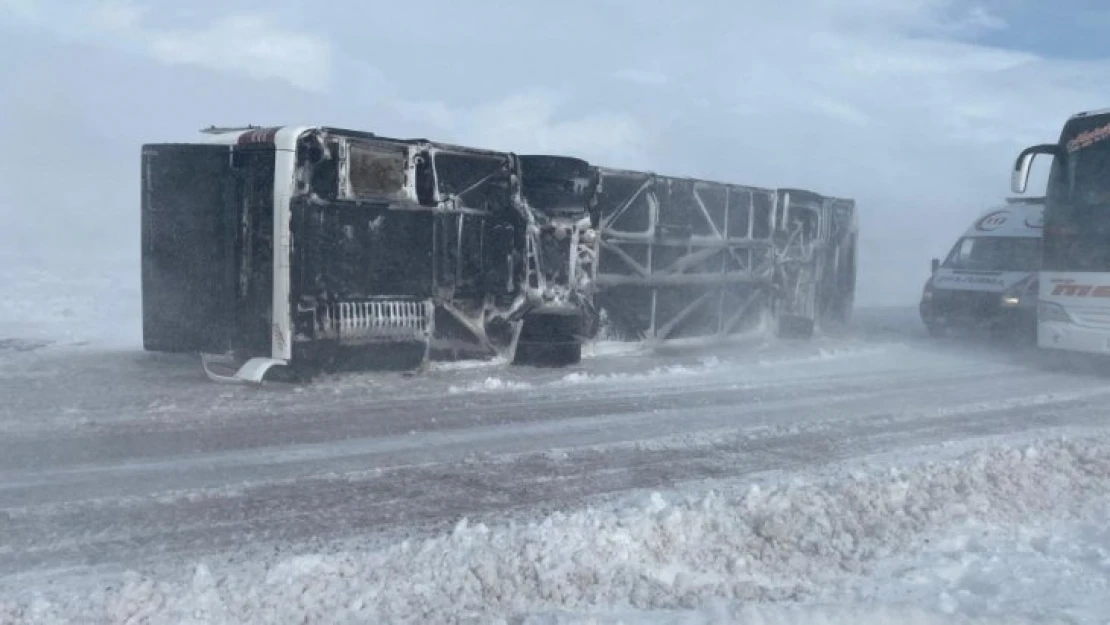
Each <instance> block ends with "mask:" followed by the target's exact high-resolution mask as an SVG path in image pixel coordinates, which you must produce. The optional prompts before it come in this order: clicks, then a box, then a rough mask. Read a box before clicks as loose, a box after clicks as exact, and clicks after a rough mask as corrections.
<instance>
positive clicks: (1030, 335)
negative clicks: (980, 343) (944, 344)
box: [919, 198, 1044, 340]
mask: <svg viewBox="0 0 1110 625" xmlns="http://www.w3.org/2000/svg"><path fill="white" fill-rule="evenodd" d="M1043 230H1044V199H1043V198H1008V199H1007V200H1006V203H1005V204H1003V205H999V206H994V207H991V208H990V209H988V210H986V211H984V212H983V213H982V214H980V215H979V216H978V217H977V218H976V219H975V221H974V222H972V224H971V226H970V227H969V228H968V229H967V231H965V232H964V234H963V236H961V237H960V238H959V240H957V241H956V244H955V245H954V246H952V250H951V251H950V252H949V253H948V256H947V257H946V258H945V259H944V261H943V262H941V260H940V259H937V258H934V259H933V261H932V275H930V276H929V279H928V280H927V281H926V282H925V288H924V290H923V291H922V294H921V303H920V306H919V310H920V313H921V320H922V321H923V322H924V323H925V327H926V329H928V331H929V334H930V335H931V336H934V337H942V336H946V335H948V334H950V333H951V332H952V331H968V330H972V331H975V330H985V331H988V332H990V333H991V334H992V335H994V336H996V337H1010V338H1015V337H1017V338H1021V339H1024V340H1036V336H1037V289H1038V280H1037V274H1038V272H1039V271H1040V268H1041V235H1042V232H1043Z"/></svg>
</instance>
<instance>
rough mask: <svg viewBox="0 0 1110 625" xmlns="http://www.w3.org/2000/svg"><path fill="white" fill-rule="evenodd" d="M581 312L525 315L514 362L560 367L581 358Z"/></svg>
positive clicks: (576, 361)
mask: <svg viewBox="0 0 1110 625" xmlns="http://www.w3.org/2000/svg"><path fill="white" fill-rule="evenodd" d="M581 327H582V318H581V316H580V315H579V314H560V313H554V314H534V315H529V316H527V317H525V318H524V326H523V328H521V332H520V335H519V337H518V339H517V342H516V349H515V350H514V353H513V364H516V365H533V366H549V367H561V366H567V365H573V364H577V363H578V362H580V361H581V360H582V337H581V333H580V329H581Z"/></svg>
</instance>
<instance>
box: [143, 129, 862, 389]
mask: <svg viewBox="0 0 1110 625" xmlns="http://www.w3.org/2000/svg"><path fill="white" fill-rule="evenodd" d="M142 166H143V182H142V191H143V193H142V238H143V247H142V262H143V273H142V275H143V328H144V331H143V334H144V347H145V348H146V349H148V350H153V351H168V352H192V353H197V352H199V353H201V354H202V356H203V358H204V362H205V366H206V370H207V371H208V373H209V376H210V377H212V378H213V379H216V380H235V381H240V380H250V381H261V380H262V378H263V376H265V375H266V372H267V371H268V370H269V369H270V367H272V366H274V365H286V369H287V370H292V371H294V372H295V373H298V374H304V375H311V374H313V373H314V372H317V371H321V370H342V369H367V368H369V369H412V368H416V367H419V366H421V365H422V364H423V363H426V362H428V361H429V360H443V359H458V358H502V359H505V360H507V361H512V362H517V363H521V364H548V365H550V364H554V365H563V364H569V363H574V362H576V361H577V360H578V359H579V358H580V357H581V352H582V345H583V344H584V343H586V342H588V341H590V340H593V339H595V338H597V337H599V336H602V335H604V336H606V337H610V338H617V339H620V340H634V341H646V342H649V343H657V342H674V341H715V340H719V339H720V338H721V337H724V336H729V335H734V334H737V333H740V332H746V331H750V330H753V329H755V328H759V327H761V326H763V324H765V323H767V322H768V321H770V322H771V323H772V325H773V327H775V328H777V330H778V331H779V332H780V333H781V334H789V335H808V334H810V333H811V332H812V331H813V328H814V325H815V324H824V323H829V322H835V323H842V322H844V321H846V320H847V317H848V315H849V314H850V311H851V307H852V298H853V295H854V291H855V275H856V267H855V262H856V236H857V229H858V226H857V217H856V213H855V206H854V202H852V201H851V200H844V199H837V198H827V197H823V196H820V195H818V194H815V193H812V192H808V191H801V190H771V189H760V188H754V187H745V186H740V185H733V184H726V183H719V182H710V181H701V180H693V179H688V178H675V177H666V176H659V175H655V174H652V173H648V172H632V171H625V170H617V169H610V168H604V167H597V166H594V165H591V164H590V163H587V162H586V161H583V160H581V159H577V158H571V157H565V156H546V155H536V156H528V155H517V154H512V153H502V152H493V151H488V150H479V149H473V148H467V147H462V146H454V145H448V144H443V143H436V142H431V141H426V140H422V139H418V140H399V139H389V138H383V137H378V136H375V135H372V134H370V133H364V132H357V131H351V130H341V129H334V128H323V127H304V128H289V127H282V128H246V129H228V130H217V129H213V130H212V131H210V132H209V134H208V136H207V137H206V138H205V140H203V141H200V142H197V143H188V144H150V145H145V146H143V161H142Z"/></svg>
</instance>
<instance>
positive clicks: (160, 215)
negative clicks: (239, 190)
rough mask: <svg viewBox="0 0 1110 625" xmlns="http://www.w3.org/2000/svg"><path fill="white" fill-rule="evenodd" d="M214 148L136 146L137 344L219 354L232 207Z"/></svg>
mask: <svg viewBox="0 0 1110 625" xmlns="http://www.w3.org/2000/svg"><path fill="white" fill-rule="evenodd" d="M229 158H230V153H229V149H228V147H227V146H220V145H175V144H153V145H144V146H143V149H142V169H143V171H142V200H141V211H142V217H141V228H142V313H143V348H144V349H146V350H148V351H162V352H209V353H220V352H224V351H227V350H228V348H229V347H230V345H229V343H230V337H231V335H232V333H231V326H232V323H233V315H234V306H235V294H236V285H235V275H236V274H235V266H234V251H233V250H234V248H235V241H236V227H237V225H236V224H237V220H236V214H237V211H236V208H235V207H236V204H235V202H234V191H235V187H234V180H233V178H232V174H231V166H230V160H229Z"/></svg>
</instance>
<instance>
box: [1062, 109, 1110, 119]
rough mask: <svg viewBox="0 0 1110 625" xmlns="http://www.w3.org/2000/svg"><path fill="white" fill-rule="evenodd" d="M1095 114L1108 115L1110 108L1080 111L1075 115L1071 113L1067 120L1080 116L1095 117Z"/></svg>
mask: <svg viewBox="0 0 1110 625" xmlns="http://www.w3.org/2000/svg"><path fill="white" fill-rule="evenodd" d="M1097 115H1110V108H1104V109H1096V110H1093V111H1082V112H1080V113H1076V114H1075V115H1072V116H1071V117H1069V118H1068V121H1071V120H1073V119H1080V118H1083V117H1095V116H1097Z"/></svg>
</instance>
